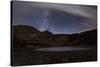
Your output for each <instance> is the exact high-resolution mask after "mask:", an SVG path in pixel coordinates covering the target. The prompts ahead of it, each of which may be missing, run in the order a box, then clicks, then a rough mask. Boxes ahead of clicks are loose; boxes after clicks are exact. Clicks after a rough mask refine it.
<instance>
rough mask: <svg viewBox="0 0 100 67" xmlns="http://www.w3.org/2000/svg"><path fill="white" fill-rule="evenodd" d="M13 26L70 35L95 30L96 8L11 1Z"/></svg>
mask: <svg viewBox="0 0 100 67" xmlns="http://www.w3.org/2000/svg"><path fill="white" fill-rule="evenodd" d="M12 7H13V18H12V20H13V24H14V25H30V26H33V27H35V28H37V29H38V30H40V31H45V30H48V31H50V32H52V33H55V34H60V33H61V34H62V33H63V34H71V33H77V32H80V31H85V30H90V29H95V28H96V26H97V25H96V24H97V23H96V21H97V20H96V16H97V15H96V12H97V11H96V9H97V8H96V7H95V6H85V5H67V4H66V5H65V4H64V5H63V4H50V3H36V2H25V1H13V6H12Z"/></svg>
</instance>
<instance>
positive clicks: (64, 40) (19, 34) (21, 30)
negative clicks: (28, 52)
mask: <svg viewBox="0 0 100 67" xmlns="http://www.w3.org/2000/svg"><path fill="white" fill-rule="evenodd" d="M13 44H14V45H13V46H28V45H31V46H33V47H47V46H50V47H52V46H91V45H96V44H97V30H96V29H95V30H90V31H85V32H81V33H80V34H78V33H75V34H55V35H54V34H52V33H51V32H49V31H44V32H40V31H38V30H37V29H35V28H33V27H31V26H25V25H16V26H13Z"/></svg>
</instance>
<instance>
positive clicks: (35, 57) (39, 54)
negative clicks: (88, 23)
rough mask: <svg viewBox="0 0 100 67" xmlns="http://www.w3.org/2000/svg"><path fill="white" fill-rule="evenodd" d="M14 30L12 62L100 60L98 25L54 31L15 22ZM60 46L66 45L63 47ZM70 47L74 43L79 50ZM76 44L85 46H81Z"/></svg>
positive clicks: (33, 63)
mask: <svg viewBox="0 0 100 67" xmlns="http://www.w3.org/2000/svg"><path fill="white" fill-rule="evenodd" d="M12 34H13V35H12V47H11V49H12V52H11V65H12V66H19V65H37V64H54V63H69V62H83V61H84V62H85V61H96V60H97V51H96V50H97V29H94V30H89V31H83V32H81V33H73V34H52V33H51V32H49V31H44V32H40V31H38V30H37V29H35V28H33V27H31V26H25V25H17V26H13V30H12ZM54 47H56V50H55V49H54ZM57 47H58V48H57ZM59 47H60V48H61V47H66V48H64V49H63V50H62V49H60V48H59ZM68 47H74V48H73V49H75V50H73V49H72V48H70V50H69V48H68ZM76 47H81V48H85V49H84V50H78V48H77V49H76ZM42 48H46V49H42ZM47 48H50V49H47ZM51 48H53V50H51ZM87 48H89V49H87ZM35 49H36V50H35ZM37 49H39V50H37Z"/></svg>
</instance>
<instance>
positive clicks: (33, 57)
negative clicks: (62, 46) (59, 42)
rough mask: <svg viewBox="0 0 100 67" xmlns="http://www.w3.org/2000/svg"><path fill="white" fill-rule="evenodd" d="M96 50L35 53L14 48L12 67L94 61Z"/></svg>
mask: <svg viewBox="0 0 100 67" xmlns="http://www.w3.org/2000/svg"><path fill="white" fill-rule="evenodd" d="M96 60H97V54H96V48H94V47H91V48H90V49H86V50H76V51H35V50H34V49H33V48H23V47H22V48H16V49H15V48H14V50H13V56H12V65H13V66H21V65H37V64H38V65H39V64H54V63H69V62H84V61H96Z"/></svg>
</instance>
